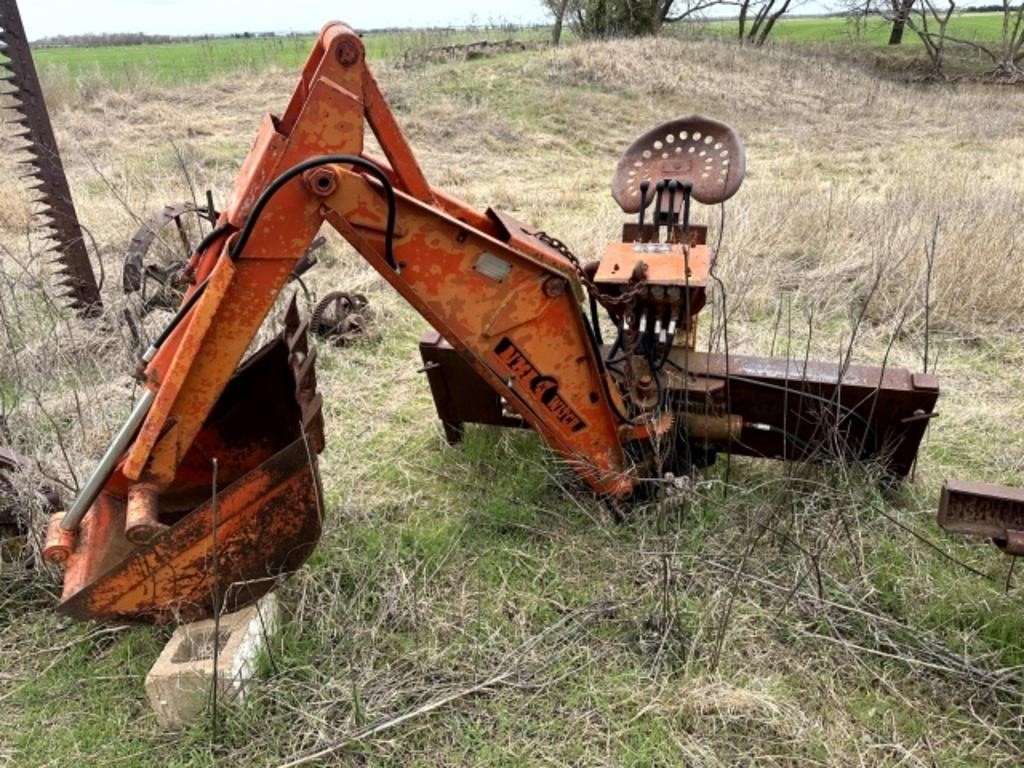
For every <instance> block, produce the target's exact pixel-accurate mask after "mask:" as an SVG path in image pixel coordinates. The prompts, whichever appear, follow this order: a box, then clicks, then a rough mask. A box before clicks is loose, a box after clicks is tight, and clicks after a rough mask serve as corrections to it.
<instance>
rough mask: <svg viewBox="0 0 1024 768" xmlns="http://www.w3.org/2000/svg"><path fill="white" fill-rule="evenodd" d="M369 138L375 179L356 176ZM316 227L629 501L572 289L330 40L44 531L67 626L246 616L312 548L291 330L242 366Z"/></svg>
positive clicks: (341, 31) (302, 362)
mask: <svg viewBox="0 0 1024 768" xmlns="http://www.w3.org/2000/svg"><path fill="white" fill-rule="evenodd" d="M366 126H369V127H370V129H371V130H372V131H373V133H374V134H375V136H376V138H377V141H378V143H379V145H380V147H381V149H382V150H383V152H384V154H385V155H386V157H387V161H385V160H382V159H375V158H372V157H369V156H367V155H365V154H364V152H363V137H364V130H365V127H366ZM324 221H327V222H329V223H330V224H331V225H332V226H334V227H335V228H336V229H337V230H338V231H339V232H340V233H341V234H342V235H343V236H344V237H345V238H347V239H348V240H349V242H350V243H352V245H353V246H354V247H355V248H356V249H357V250H358V251H359V252H360V253H361V254H362V255H363V256H364V257H365V258H366V259H367V261H368V262H369V263H370V264H371V265H373V266H374V267H375V268H376V269H377V270H379V271H380V272H381V274H383V275H384V277H385V278H386V279H387V280H388V282H390V283H391V285H393V286H394V287H395V289H396V290H397V291H399V293H401V294H402V295H403V296H404V297H405V298H406V299H408V300H409V301H410V302H411V303H412V304H413V306H415V307H416V308H417V309H418V310H419V311H420V312H421V313H422V314H423V315H424V317H426V318H427V319H428V320H429V321H430V322H431V323H432V324H433V325H434V327H435V328H437V329H438V331H440V332H441V333H443V334H444V335H445V336H446V337H447V338H450V339H452V340H453V341H455V342H456V343H457V344H458V346H459V349H460V351H461V352H462V353H463V355H464V356H465V358H466V360H467V361H468V362H469V363H470V364H471V365H472V366H473V368H474V370H475V372H476V374H477V375H478V376H480V377H482V378H483V379H484V380H486V381H487V382H488V383H489V384H490V385H491V386H492V387H493V388H494V390H495V391H496V392H498V393H500V394H501V396H502V397H504V398H505V399H506V400H507V402H508V404H509V406H510V407H511V408H513V409H514V410H515V411H516V412H518V413H519V414H520V415H521V416H522V418H523V419H525V421H526V422H527V423H529V424H531V425H532V426H534V427H535V428H536V429H537V430H538V431H539V432H540V433H541V434H542V435H544V437H545V438H546V439H547V440H548V441H549V442H550V443H551V444H552V445H553V446H554V447H555V448H556V449H557V450H558V451H560V452H561V453H562V455H563V456H564V457H565V458H566V460H567V461H569V462H570V463H572V465H573V466H575V467H576V468H577V469H578V470H579V472H580V473H581V475H582V476H583V477H584V478H585V479H586V480H587V482H589V483H590V484H591V485H592V486H593V487H594V488H595V489H597V490H598V491H600V492H602V493H610V494H614V495H620V496H622V495H626V494H628V493H629V492H630V490H631V489H632V487H633V484H634V481H633V480H632V478H630V477H629V476H628V475H627V474H625V473H624V472H623V463H624V459H623V449H622V445H621V442H620V435H619V432H618V427H617V424H616V421H615V419H614V416H613V411H612V407H611V406H610V405H609V398H610V397H612V396H613V395H612V393H611V391H610V390H609V388H608V384H607V382H606V381H605V380H604V376H605V374H604V372H603V371H602V368H601V365H600V361H599V360H598V358H597V354H596V350H595V347H594V345H593V344H592V343H591V342H590V340H589V338H588V329H587V327H586V325H585V322H584V319H583V317H582V316H581V314H580V310H579V306H580V302H581V301H582V300H583V293H582V288H581V286H580V283H579V280H578V279H577V273H576V270H575V268H574V267H573V265H572V264H571V263H570V262H569V261H568V260H567V259H566V258H565V256H563V255H562V254H560V253H559V252H558V251H557V250H555V249H553V248H551V247H549V246H545V245H544V244H543V243H541V242H538V241H530V240H528V239H527V238H524V237H523V236H522V235H521V234H518V233H516V232H512V233H509V232H507V231H506V227H507V226H508V223H507V222H506V221H499V220H498V219H497V218H495V217H494V216H488V215H486V214H480V213H478V212H475V211H472V210H471V209H469V208H468V207H467V206H465V205H464V204H462V203H460V202H459V201H457V200H455V199H453V198H451V197H449V196H447V195H445V194H443V193H441V192H439V191H437V190H435V189H433V188H432V187H431V186H430V185H429V184H428V183H427V182H426V180H425V179H424V177H423V174H422V172H421V171H420V169H419V166H418V165H417V163H416V161H415V159H414V157H413V155H412V151H411V150H410V148H409V146H408V144H407V142H406V140H405V138H404V136H403V135H402V133H401V131H400V130H399V128H398V126H397V124H396V122H395V120H394V117H393V115H392V114H391V112H390V110H389V109H388V107H387V105H386V103H385V101H384V98H383V96H382V94H381V92H380V89H379V87H378V85H377V83H376V81H375V80H374V79H373V76H372V75H371V73H370V71H369V70H368V69H367V67H366V65H365V60H364V49H363V45H362V42H361V41H360V39H359V36H358V35H357V34H355V33H354V32H353V31H352V30H351V29H350V28H348V27H346V26H344V25H342V24H339V23H332V24H328V25H327V26H325V27H324V29H323V31H322V32H321V34H320V37H319V39H318V42H317V44H316V47H315V49H314V50H313V52H312V54H311V55H310V57H309V60H308V61H307V63H306V65H305V67H304V69H303V73H302V78H301V80H300V82H299V85H298V88H297V89H296V91H295V94H294V96H293V97H292V99H291V102H290V103H289V105H288V107H287V109H286V111H285V113H284V115H283V116H282V117H280V118H277V117H273V116H268V117H266V118H265V119H264V121H263V125H262V128H261V130H260V133H259V135H258V137H257V139H256V142H255V144H254V146H253V148H252V150H251V152H250V154H249V156H248V158H247V159H246V161H245V163H244V164H243V166H242V169H241V172H240V174H239V176H238V179H237V181H236V182H235V185H234V188H233V190H232V195H231V198H230V201H229V206H228V209H227V211H226V212H225V213H224V214H223V215H222V216H221V220H220V222H219V223H218V227H217V228H216V229H215V231H214V233H212V235H211V236H210V237H208V238H207V240H206V241H205V242H204V243H202V244H201V245H200V246H199V247H198V248H197V251H196V253H195V254H194V256H193V258H192V260H191V263H190V265H189V273H188V274H189V277H190V278H191V280H192V285H193V287H192V288H191V289H190V290H189V291H188V292H187V293H186V296H185V299H184V301H183V304H182V307H181V309H180V310H179V312H178V314H177V315H176V317H175V318H174V320H173V321H172V323H171V324H170V326H169V327H168V329H167V330H166V331H165V333H164V334H163V335H162V336H161V337H160V338H159V339H158V340H157V342H156V343H154V345H153V346H152V347H151V348H150V349H149V350H148V351H147V353H146V355H145V356H144V358H143V363H144V366H145V367H144V371H143V372H142V373H141V378H142V381H143V383H144V387H145V389H144V395H143V397H142V398H141V399H140V401H139V404H138V405H137V406H136V409H135V411H134V412H133V415H132V417H131V418H130V419H129V422H128V423H127V424H126V425H125V428H124V429H123V430H122V432H121V434H120V435H119V436H118V438H117V439H115V441H114V443H113V445H112V446H111V449H110V450H109V451H108V455H107V456H106V457H105V458H104V460H103V462H101V464H100V467H99V468H98V469H97V470H96V472H95V473H94V475H93V476H92V478H91V479H90V482H89V483H88V484H87V486H86V487H85V489H84V490H83V491H82V493H81V494H80V496H79V498H78V499H77V500H76V502H75V504H74V505H72V507H71V508H70V509H69V510H68V512H66V513H65V514H63V515H55V516H54V519H53V520H52V521H51V525H50V528H49V530H48V542H47V544H48V545H47V547H46V556H47V557H48V559H50V560H51V561H53V562H61V563H63V564H64V566H65V568H66V571H65V579H64V593H63V599H62V602H61V604H60V607H59V610H61V611H63V612H65V613H68V614H70V615H73V616H76V617H81V618H85V617H89V618H101V619H116V620H118V621H127V620H138V621H169V620H192V619H196V618H200V617H203V616H208V615H211V614H212V612H213V611H214V609H215V607H219V608H231V607H235V606H239V605H241V604H244V603H245V602H248V601H251V600H252V599H255V598H256V597H258V596H259V595H260V594H262V593H263V592H264V591H266V590H267V589H268V588H269V587H270V586H272V585H273V582H274V580H275V579H277V578H279V577H281V576H283V575H285V574H287V573H288V572H289V571H291V570H294V569H295V568H296V567H298V566H299V565H300V564H301V563H302V562H303V561H304V560H305V558H306V557H307V556H308V554H309V552H310V551H311V550H312V548H313V547H314V546H315V543H316V540H317V538H318V535H319V530H320V518H319V515H320V507H321V505H320V494H319V482H318V477H317V469H316V454H317V453H318V452H319V451H320V450H321V448H322V445H323V437H322V432H321V428H320V414H319V398H318V397H317V396H316V394H315V379H314V374H313V367H312V366H313V355H312V354H310V353H308V352H307V350H306V340H305V329H304V328H303V327H300V326H299V325H298V323H297V318H296V317H295V316H294V312H293V316H292V317H291V319H290V322H289V323H288V324H286V330H285V332H284V335H283V336H282V337H281V338H279V339H278V340H276V341H275V342H273V343H272V344H271V345H269V346H268V347H266V348H264V349H263V350H261V351H259V352H257V353H256V354H254V355H252V356H251V357H250V358H249V359H248V361H247V362H246V363H245V364H244V365H242V367H241V368H238V366H239V363H240V362H241V360H242V358H243V356H244V354H245V352H246V350H247V349H248V347H249V345H250V343H251V341H252V339H253V337H254V336H255V335H256V333H257V331H258V330H259V328H260V326H261V324H262V323H263V321H264V319H265V317H266V316H267V314H268V312H269V311H270V309H271V307H272V306H273V304H274V301H275V300H276V298H277V296H278V295H279V293H280V291H281V289H282V288H283V287H284V285H285V283H286V281H287V279H288V276H289V274H290V273H291V271H292V269H293V267H294V265H295V263H296V261H297V260H298V259H299V258H300V257H301V256H302V254H303V253H304V252H305V250H306V248H307V247H308V245H309V243H310V242H311V241H312V240H313V238H314V237H315V236H316V234H317V231H318V230H319V229H320V227H321V225H322V223H323V222H324ZM236 368H238V370H237V372H236Z"/></svg>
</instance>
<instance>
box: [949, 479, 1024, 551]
mask: <svg viewBox="0 0 1024 768" xmlns="http://www.w3.org/2000/svg"><path fill="white" fill-rule="evenodd" d="M939 525H940V526H942V527H943V529H945V530H947V531H949V532H950V533H962V534H966V535H968V536H981V537H984V538H988V539H999V540H1006V539H1008V538H1013V537H1011V536H1010V532H1011V531H1024V488H1010V487H1008V486H1005V485H993V484H991V483H973V482H966V481H962V480H949V481H947V482H946V484H945V485H944V486H943V487H942V497H941V499H940V501H939Z"/></svg>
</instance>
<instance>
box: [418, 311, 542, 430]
mask: <svg viewBox="0 0 1024 768" xmlns="http://www.w3.org/2000/svg"><path fill="white" fill-rule="evenodd" d="M420 355H421V357H422V358H423V372H424V373H426V374H427V382H428V383H429V384H430V392H431V394H432V395H433V397H434V404H435V405H436V406H437V415H438V417H439V418H440V419H441V426H442V427H443V428H444V435H445V439H447V441H448V442H449V443H450V444H452V445H454V444H455V443H458V442H460V441H461V440H462V437H463V434H464V431H465V425H466V424H467V423H469V424H491V425H494V426H498V427H525V426H527V424H526V422H524V421H523V419H522V417H520V416H518V415H516V414H514V413H511V412H510V411H509V410H508V408H507V407H506V405H505V404H504V403H503V402H502V399H501V397H500V396H499V395H498V393H497V392H495V391H494V388H493V387H491V385H490V384H488V383H487V382H486V381H484V379H483V378H482V377H481V376H480V374H478V373H477V372H476V371H474V370H473V366H472V365H470V364H469V363H467V362H466V361H465V360H464V359H463V357H462V355H460V354H459V353H458V352H456V351H455V349H454V348H453V347H452V345H451V344H449V343H448V342H447V341H445V340H444V339H443V338H441V334H439V333H438V332H437V331H427V332H426V333H425V334H424V335H423V338H421V339H420Z"/></svg>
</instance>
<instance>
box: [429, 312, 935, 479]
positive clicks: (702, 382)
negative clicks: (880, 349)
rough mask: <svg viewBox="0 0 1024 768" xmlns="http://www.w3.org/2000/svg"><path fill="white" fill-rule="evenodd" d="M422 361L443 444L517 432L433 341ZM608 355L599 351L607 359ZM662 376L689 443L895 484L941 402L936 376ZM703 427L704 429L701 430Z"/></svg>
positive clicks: (695, 370) (697, 363)
mask: <svg viewBox="0 0 1024 768" xmlns="http://www.w3.org/2000/svg"><path fill="white" fill-rule="evenodd" d="M420 354H421V355H422V357H423V361H424V364H425V372H426V374H427V379H428V382H429V383H430V389H431V393H432V394H433V396H434V403H435V405H436V407H437V412H438V416H439V417H440V418H441V421H442V423H443V425H444V429H445V434H446V436H447V438H448V441H449V442H457V441H458V440H459V439H460V438H461V434H462V430H463V427H464V425H465V424H490V425H495V426H522V424H521V422H514V423H513V422H512V421H511V420H510V419H508V417H507V415H506V413H505V412H504V410H503V408H502V404H501V400H500V398H499V397H498V396H497V394H496V393H495V392H494V390H493V389H491V388H490V387H489V386H488V385H487V383H486V382H485V381H484V380H483V379H482V378H481V377H480V376H479V375H477V374H476V373H475V371H473V370H472V369H471V368H470V367H469V366H468V365H467V364H466V363H465V362H464V361H463V359H462V357H461V355H460V354H459V353H458V351H457V350H455V349H453V348H452V346H451V345H450V344H448V343H447V342H446V341H445V340H444V339H443V338H441V337H440V336H439V335H438V334H437V333H435V332H433V331H431V332H428V333H427V334H426V335H425V336H424V337H423V339H422V340H421V341H420ZM605 354H607V350H605ZM669 360H670V361H671V365H669V366H666V367H665V368H664V369H663V371H662V374H661V375H662V377H663V379H664V381H663V384H664V386H665V388H666V389H667V390H669V391H670V392H671V393H672V395H673V397H672V400H671V402H672V409H673V411H674V412H676V413H679V414H682V415H683V419H682V421H683V423H684V424H690V425H691V429H690V433H691V434H690V437H691V439H693V440H696V441H698V442H700V443H701V444H704V443H707V444H708V447H709V448H712V449H716V450H723V451H727V452H729V453H733V454H736V455H742V456H755V457H761V458H776V459H790V460H797V461H804V460H811V461H828V460H832V459H836V458H842V459H846V460H852V461H877V462H880V463H881V464H883V466H885V468H886V470H887V471H888V472H889V473H890V474H891V475H893V476H895V477H904V476H906V475H907V474H908V473H909V472H910V469H911V467H912V466H913V463H914V459H915V458H916V456H917V450H918V447H919V446H920V443H921V439H922V438H923V437H924V432H925V429H926V428H927V425H928V421H929V419H930V418H932V417H933V416H935V415H936V414H935V412H934V407H935V403H936V400H937V399H938V395H939V387H938V382H937V380H936V379H935V377H934V376H931V375H927V374H921V373H911V372H910V371H907V370H905V369H902V368H886V369H882V368H876V367H871V366H863V365H850V366H847V367H846V368H845V369H843V370H841V369H840V366H838V365H836V364H832V363H822V362H814V361H809V362H807V363H806V367H805V365H804V362H803V361H795V360H788V361H787V360H785V359H781V358H765V357H750V356H744V355H730V356H728V358H727V357H726V356H725V355H720V354H707V353H703V352H694V351H692V350H689V351H687V350H686V349H684V348H677V349H676V350H675V351H674V352H672V354H671V355H670V356H669ZM687 415H689V416H703V417H704V418H705V419H717V420H716V421H715V422H714V423H715V424H718V423H719V421H720V422H721V424H722V425H725V427H727V428H725V429H724V430H719V431H720V432H721V436H720V438H719V437H716V434H717V433H716V432H715V431H714V430H710V431H709V430H707V429H704V428H702V429H693V427H692V425H693V424H694V423H695V422H694V420H693V418H687ZM700 424H703V425H704V426H705V427H706V424H705V423H704V422H703V421H702V422H700Z"/></svg>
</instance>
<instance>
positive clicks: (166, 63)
mask: <svg viewBox="0 0 1024 768" xmlns="http://www.w3.org/2000/svg"><path fill="white" fill-rule="evenodd" d="M1001 25H1002V16H1001V15H1000V14H996V13H965V14H959V15H957V16H955V17H954V19H953V21H952V22H951V23H950V26H949V35H950V36H952V37H959V38H963V39H966V40H979V41H991V40H997V39H998V38H999V36H1000V34H1001V30H1002V26H1001ZM674 32H675V33H676V34H681V35H684V36H692V35H697V36H705V35H712V36H718V35H721V36H722V37H726V38H728V37H730V36H732V35H735V32H736V22H735V21H715V20H711V21H707V22H703V23H696V24H683V25H678V27H677V28H676V29H675V30H674ZM548 35H549V31H548V30H547V29H546V28H515V27H495V28H490V29H480V30H475V31H474V30H444V29H436V30H394V31H388V32H370V33H367V34H366V35H365V36H364V43H365V45H366V49H367V54H368V56H369V57H370V58H371V59H373V60H381V59H395V58H399V57H401V56H402V55H403V54H405V53H406V52H408V51H417V50H422V49H425V48H432V47H437V46H442V45H458V44H463V43H468V42H474V41H478V40H491V41H496V40H508V39H514V40H524V41H541V40H546V39H547V38H548ZM566 36H567V39H569V38H571V33H569V32H568V30H567V32H566ZM888 36H889V25H888V24H887V23H886V22H885V21H883V20H881V19H878V18H872V19H869V20H868V21H866V22H864V23H863V24H862V25H859V26H858V25H854V24H853V23H852V22H850V21H848V20H846V19H843V18H837V17H829V18H788V19H782V20H781V21H779V22H778V24H777V25H776V27H775V29H774V31H773V32H772V40H773V41H778V42H782V43H786V42H795V43H815V44H836V43H843V44H851V43H856V44H864V45H867V46H871V47H876V48H882V49H884V48H885V44H886V42H887V40H888ZM313 40H314V36H313V35H296V36H291V37H273V38H262V37H252V38H237V39H236V38H227V39H211V40H202V41H194V42H184V43H167V44H162V45H141V46H140V45H133V46H97V47H63V48H40V49H38V50H37V52H36V61H37V64H38V66H39V68H40V70H41V71H42V73H43V75H44V77H47V78H48V79H50V80H51V81H56V80H59V79H70V80H71V81H73V82H74V81H81V80H83V79H84V80H98V81H99V82H102V83H115V84H116V83H121V84H124V85H131V84H132V83H137V82H139V81H142V80H152V81H156V82H160V83H183V82H202V81H204V80H207V79H209V78H211V77H215V76H217V75H219V74H223V73H226V72H242V73H245V72H248V73H254V72H259V71H262V70H264V69H266V68H267V67H279V68H281V69H285V70H288V71H295V70H297V69H298V68H299V67H301V66H302V63H303V62H304V61H305V60H306V55H307V54H308V53H309V48H310V45H311V44H312V42H313ZM905 43H906V46H905V47H906V48H907V49H911V50H915V49H917V48H918V47H919V46H920V41H919V40H918V39H917V38H916V37H915V36H914V34H913V33H912V32H910V31H909V30H908V32H907V34H906V37H905Z"/></svg>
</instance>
